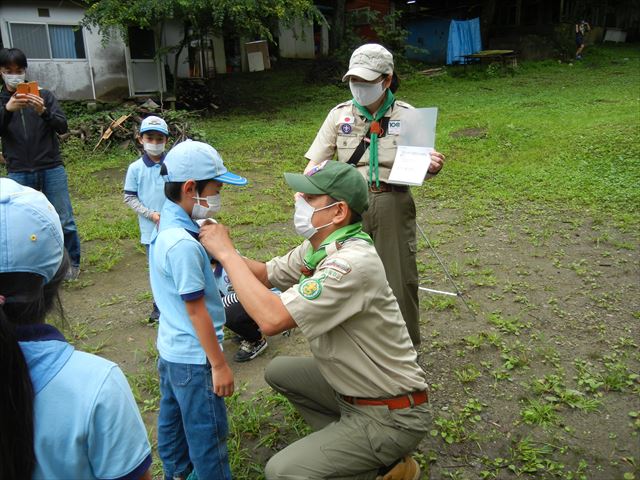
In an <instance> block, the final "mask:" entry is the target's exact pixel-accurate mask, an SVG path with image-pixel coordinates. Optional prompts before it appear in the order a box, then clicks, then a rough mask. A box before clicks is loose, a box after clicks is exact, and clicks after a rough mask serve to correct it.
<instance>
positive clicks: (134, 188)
mask: <svg viewBox="0 0 640 480" xmlns="http://www.w3.org/2000/svg"><path fill="white" fill-rule="evenodd" d="M168 137H169V128H168V127H167V123H166V122H165V121H164V120H163V119H161V118H160V117H156V116H150V117H147V118H145V119H144V120H142V123H141V124H140V134H139V136H138V142H139V143H141V144H142V147H143V149H144V154H143V155H142V157H140V158H139V159H138V160H136V161H135V162H133V163H132V164H131V165H129V168H128V169H127V176H126V178H125V181H124V202H125V203H126V204H127V205H129V206H130V207H131V208H132V209H133V211H134V212H136V213H137V214H138V223H139V225H140V243H142V244H143V245H144V246H145V248H146V249H147V253H148V252H149V242H150V241H151V234H152V233H153V231H154V230H155V229H156V226H157V225H158V223H159V222H160V210H162V205H164V201H165V196H164V180H163V179H162V177H161V176H160V166H161V165H162V161H163V160H164V149H165V146H166V144H167V138H168ZM158 318H160V312H159V311H158V306H157V305H156V302H153V310H152V311H151V314H150V315H149V323H156V322H157V321H158Z"/></svg>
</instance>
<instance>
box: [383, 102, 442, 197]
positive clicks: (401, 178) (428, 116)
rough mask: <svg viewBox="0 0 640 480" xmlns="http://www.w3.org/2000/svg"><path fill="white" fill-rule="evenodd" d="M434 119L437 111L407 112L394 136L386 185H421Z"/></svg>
mask: <svg viewBox="0 0 640 480" xmlns="http://www.w3.org/2000/svg"><path fill="white" fill-rule="evenodd" d="M437 118H438V109H437V108H416V109H413V110H410V111H409V112H407V115H406V118H403V119H402V130H401V131H400V132H399V134H398V148H397V151H396V157H395V160H394V161H393V167H392V169H391V173H390V174H389V180H388V181H389V183H393V184H396V185H411V186H419V185H422V183H423V182H424V179H425V177H426V176H427V171H428V170H429V165H431V152H433V150H434V146H435V137H436V120H437Z"/></svg>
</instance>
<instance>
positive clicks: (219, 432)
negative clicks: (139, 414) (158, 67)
mask: <svg viewBox="0 0 640 480" xmlns="http://www.w3.org/2000/svg"><path fill="white" fill-rule="evenodd" d="M160 174H161V175H162V176H163V177H164V180H165V182H166V183H165V186H164V192H165V195H166V197H167V200H166V201H165V203H164V206H163V207H162V211H161V212H160V225H159V227H158V229H157V230H155V231H154V232H153V234H152V236H151V243H150V247H149V273H150V277H151V289H152V291H153V297H154V298H155V299H156V302H157V303H158V308H159V310H160V322H159V327H158V340H157V346H158V352H159V354H160V355H159V359H158V371H159V374H160V395H161V398H160V412H159V414H158V454H159V455H160V458H161V460H162V464H163V468H164V474H165V478H167V479H176V478H187V477H188V476H189V475H190V474H192V472H193V474H192V475H193V477H192V478H194V477H195V476H197V478H200V479H203V480H205V479H212V480H213V479H215V480H226V479H230V478H231V471H230V468H229V457H228V451H227V435H228V426H227V412H226V407H225V404H224V399H223V397H228V396H230V395H231V394H233V390H234V384H233V373H232V372H231V369H230V368H229V365H228V364H227V362H226V361H225V358H224V355H223V354H222V348H221V345H222V340H223V337H224V334H223V326H224V322H225V316H224V307H223V305H222V300H221V299H220V293H219V292H218V287H217V284H216V281H215V279H214V276H213V271H212V269H211V262H212V261H213V259H212V258H210V257H209V255H208V254H207V252H206V251H205V249H204V248H203V247H202V245H201V244H200V242H199V241H198V234H199V232H200V229H199V226H198V224H197V223H196V221H197V220H206V219H209V218H212V217H213V216H214V215H215V214H216V213H217V212H218V211H219V210H220V207H221V202H220V190H221V189H222V186H223V184H229V185H245V184H246V183H247V180H246V179H245V178H242V177H240V176H238V175H235V174H233V173H231V172H229V171H228V170H227V169H226V167H225V166H224V163H223V162H222V158H220V155H219V154H218V152H217V151H216V150H215V149H214V148H213V147H212V146H210V145H207V144H206V143H202V142H194V141H191V140H187V141H185V142H182V143H180V144H178V145H176V146H174V147H173V148H172V149H171V150H170V151H169V152H168V153H167V155H166V157H165V159H164V162H163V164H162V167H161V168H160Z"/></svg>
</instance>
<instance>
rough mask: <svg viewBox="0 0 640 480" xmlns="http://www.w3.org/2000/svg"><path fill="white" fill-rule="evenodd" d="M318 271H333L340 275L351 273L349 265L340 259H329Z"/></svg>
mask: <svg viewBox="0 0 640 480" xmlns="http://www.w3.org/2000/svg"><path fill="white" fill-rule="evenodd" d="M320 270H334V271H336V272H338V273H340V274H342V275H346V274H347V273H349V272H350V271H351V265H349V262H347V261H346V260H343V259H342V258H330V259H329V260H327V261H326V262H324V263H323V264H322V265H321V266H320Z"/></svg>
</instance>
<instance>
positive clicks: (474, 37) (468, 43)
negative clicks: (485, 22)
mask: <svg viewBox="0 0 640 480" xmlns="http://www.w3.org/2000/svg"><path fill="white" fill-rule="evenodd" d="M480 50H482V39H481V38H480V19H479V18H474V19H472V20H463V21H457V20H451V24H450V25H449V45H448V47H447V65H451V64H452V63H464V58H462V55H470V54H472V53H476V52H479V51H480Z"/></svg>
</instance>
